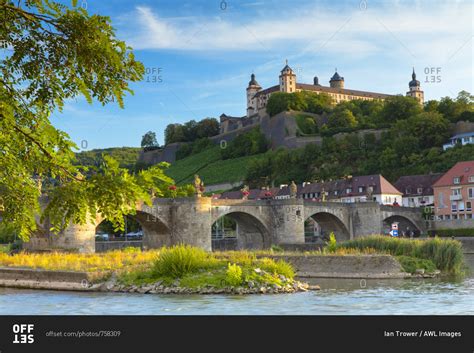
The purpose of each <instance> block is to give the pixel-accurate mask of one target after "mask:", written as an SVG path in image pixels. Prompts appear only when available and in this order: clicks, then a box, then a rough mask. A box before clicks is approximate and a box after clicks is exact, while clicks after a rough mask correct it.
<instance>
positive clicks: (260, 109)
mask: <svg viewBox="0 0 474 353" xmlns="http://www.w3.org/2000/svg"><path fill="white" fill-rule="evenodd" d="M411 77H412V80H411V81H410V82H409V83H408V88H409V90H408V92H407V93H406V96H407V97H413V98H415V99H416V100H418V102H419V103H420V104H423V103H424V92H423V91H422V90H421V86H420V81H418V80H417V79H416V74H415V69H413V73H412V75H411ZM300 91H309V92H313V93H316V94H319V93H325V94H327V95H329V96H330V97H331V98H332V100H333V102H334V103H335V104H337V103H340V102H343V101H350V100H354V99H361V100H374V99H376V100H384V99H386V98H388V97H390V96H392V95H391V94H385V93H377V92H368V91H359V90H354V89H347V88H345V87H344V77H342V76H340V75H339V73H338V72H337V69H336V72H335V73H334V75H333V76H332V77H331V78H330V80H329V86H322V85H321V84H320V83H319V79H318V77H317V76H315V77H314V79H313V84H307V83H298V82H297V78H296V74H295V72H294V70H293V69H292V68H291V67H290V66H288V61H287V62H286V65H285V67H284V68H283V69H282V70H281V71H280V76H279V83H278V84H277V85H274V86H271V87H268V88H265V89H262V87H261V86H260V85H259V83H258V82H257V80H256V78H255V74H252V75H251V76H250V82H249V84H248V86H247V89H246V95H247V114H246V116H244V117H230V116H227V115H225V114H222V115H221V117H220V122H221V133H226V132H228V131H231V130H235V129H239V128H242V127H245V126H247V125H250V124H254V123H256V122H257V121H258V120H260V118H262V117H263V116H265V115H266V110H265V109H266V106H267V102H268V99H269V98H270V96H271V95H272V94H273V93H275V92H285V93H294V92H300Z"/></svg>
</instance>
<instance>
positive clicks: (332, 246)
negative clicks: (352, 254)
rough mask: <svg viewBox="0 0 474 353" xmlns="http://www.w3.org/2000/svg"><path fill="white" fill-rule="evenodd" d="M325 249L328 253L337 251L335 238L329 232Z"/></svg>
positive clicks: (332, 233)
mask: <svg viewBox="0 0 474 353" xmlns="http://www.w3.org/2000/svg"><path fill="white" fill-rule="evenodd" d="M326 249H327V250H328V251H329V252H335V251H336V249H337V241H336V236H335V235H334V232H331V234H329V242H328V244H327V246H326Z"/></svg>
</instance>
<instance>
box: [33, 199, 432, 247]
mask: <svg viewBox="0 0 474 353" xmlns="http://www.w3.org/2000/svg"><path fill="white" fill-rule="evenodd" d="M222 216H228V217H230V218H232V219H234V220H235V221H236V223H237V227H238V239H237V244H238V248H257V249H262V248H268V247H270V246H271V245H274V244H275V245H278V244H280V245H281V244H302V243H304V242H305V235H304V224H305V220H308V219H309V218H313V219H314V220H315V221H316V222H317V223H318V224H320V225H321V227H322V228H324V229H325V230H327V231H328V232H329V231H333V232H334V233H335V235H336V238H337V239H338V240H339V241H340V240H345V239H354V238H358V237H363V236H367V235H371V234H382V233H387V232H388V231H389V227H390V223H392V222H399V223H400V227H401V229H405V228H404V227H410V228H411V229H412V230H418V231H420V232H425V231H426V226H427V225H426V222H425V221H424V220H423V218H422V213H421V211H420V210H419V209H416V208H406V207H392V206H382V205H379V204H378V203H375V202H364V203H341V202H314V201H310V200H304V199H287V200H226V199H212V198H208V197H196V198H177V199H155V200H154V201H153V205H152V206H147V205H144V204H141V205H138V206H137V213H136V215H134V216H132V217H133V218H135V219H136V220H137V221H138V222H139V223H140V225H141V226H142V229H143V233H144V235H143V241H144V246H146V247H148V248H157V247H161V246H164V245H173V244H179V243H185V244H190V245H194V246H198V247H201V248H203V249H206V250H211V249H212V242H211V228H212V224H213V223H214V222H216V221H217V220H218V219H219V218H221V217H222ZM101 221H102V219H101V217H100V216H97V218H96V222H95V223H93V224H92V223H88V224H83V225H75V224H73V225H71V226H69V227H68V228H66V229H65V230H64V231H63V232H62V233H61V234H59V235H50V234H48V232H46V231H42V232H41V231H40V232H38V234H37V235H35V236H34V237H32V238H31V240H30V241H29V242H28V243H26V244H25V248H27V249H29V250H42V249H69V250H75V251H79V252H94V251H95V228H96V226H97V225H98V224H99V223H100V222H101Z"/></svg>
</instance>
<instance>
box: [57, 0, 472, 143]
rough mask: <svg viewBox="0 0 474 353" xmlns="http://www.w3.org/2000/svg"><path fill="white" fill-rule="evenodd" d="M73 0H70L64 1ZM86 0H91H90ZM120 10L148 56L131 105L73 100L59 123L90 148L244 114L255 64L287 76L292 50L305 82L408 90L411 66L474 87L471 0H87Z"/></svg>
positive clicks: (137, 49) (264, 77)
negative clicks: (336, 79)
mask: <svg viewBox="0 0 474 353" xmlns="http://www.w3.org/2000/svg"><path fill="white" fill-rule="evenodd" d="M65 3H66V4H70V1H65ZM79 3H81V0H79ZM82 6H83V7H85V8H87V11H88V12H89V13H90V14H100V15H104V16H109V17H110V18H111V21H112V24H113V26H114V27H115V28H116V33H117V36H118V37H119V38H120V39H122V40H125V41H126V43H127V44H128V45H130V46H131V47H132V48H133V50H134V53H135V55H136V57H137V59H138V60H140V61H142V62H143V64H144V65H145V68H146V73H145V77H144V79H143V81H141V82H137V83H134V84H132V89H133V90H134V92H135V94H134V95H133V96H130V95H129V96H127V97H126V98H125V108H124V109H121V108H119V107H118V106H117V105H113V104H109V105H107V106H102V105H100V104H97V103H94V104H92V105H90V104H88V103H87V102H86V101H85V99H83V98H77V99H75V100H71V101H68V102H67V104H66V105H65V108H64V111H63V112H62V113H58V112H55V113H54V114H53V116H52V121H53V124H54V125H55V126H56V127H57V128H59V129H61V130H63V131H65V132H67V133H68V134H69V135H70V137H71V139H72V140H73V141H74V142H75V143H76V144H77V145H78V147H79V150H91V149H95V148H107V147H122V146H136V147H138V146H140V142H141V137H142V136H143V134H145V133H146V132H147V131H150V130H151V131H154V132H156V135H157V138H158V142H159V143H160V145H161V144H163V143H164V136H163V132H164V129H165V128H166V126H167V125H168V124H171V123H184V122H186V121H189V120H191V119H194V120H201V119H203V118H205V117H215V118H217V119H218V118H219V116H220V115H221V114H222V113H225V114H227V115H232V116H243V115H245V111H246V92H245V89H246V87H247V85H248V82H249V80H250V75H251V73H254V74H255V75H256V79H257V81H258V82H259V84H260V85H261V86H262V87H263V88H266V87H269V86H273V85H276V84H277V83H278V75H279V73H280V70H281V69H282V68H283V66H284V65H285V60H288V63H289V65H290V66H291V67H292V68H293V70H294V71H295V72H296V75H297V82H299V83H312V82H313V77H314V76H318V77H319V83H320V84H322V85H326V86H327V85H329V82H328V81H329V78H330V77H331V76H332V75H333V74H334V71H335V69H336V68H337V71H338V73H339V74H340V75H341V76H343V77H344V79H345V87H346V88H350V89H356V90H367V91H373V92H380V93H387V94H403V95H405V93H406V91H407V90H408V82H409V81H410V80H411V73H412V68H413V67H414V68H415V71H416V73H417V79H418V80H419V81H420V82H421V87H422V89H423V90H424V92H425V100H429V99H439V98H441V97H445V96H450V97H456V96H457V94H458V92H459V91H461V90H467V91H469V92H471V93H472V92H473V91H474V90H473V67H472V63H473V41H472V39H473V11H474V9H473V4H472V2H471V1H433V0H431V1H360V0H356V1H295V0H293V1H284V0H282V1H271V0H241V1H236V0H225V1H220V0H208V1H201V0H193V1H171V0H169V1H147V0H143V1H139V0H107V1H99V0H84V1H82Z"/></svg>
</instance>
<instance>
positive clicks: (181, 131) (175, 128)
mask: <svg viewBox="0 0 474 353" xmlns="http://www.w3.org/2000/svg"><path fill="white" fill-rule="evenodd" d="M218 133H219V122H218V121H217V120H216V119H214V118H205V119H202V120H201V121H199V122H196V121H195V120H190V121H188V122H186V123H184V124H170V125H168V126H167V127H166V129H165V144H166V145H167V144H169V143H174V142H193V141H195V140H197V139H202V138H207V137H211V136H215V135H217V134H218Z"/></svg>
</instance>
